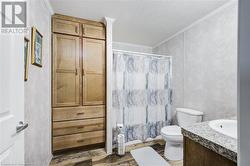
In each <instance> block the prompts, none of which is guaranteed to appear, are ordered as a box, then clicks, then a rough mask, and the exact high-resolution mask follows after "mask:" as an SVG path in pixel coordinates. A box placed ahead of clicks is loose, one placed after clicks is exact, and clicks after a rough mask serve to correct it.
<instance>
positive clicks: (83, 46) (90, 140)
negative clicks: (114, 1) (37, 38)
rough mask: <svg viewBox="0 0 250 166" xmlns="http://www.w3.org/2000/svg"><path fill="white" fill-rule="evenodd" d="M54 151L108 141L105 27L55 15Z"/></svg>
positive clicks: (53, 72) (53, 78)
mask: <svg viewBox="0 0 250 166" xmlns="http://www.w3.org/2000/svg"><path fill="white" fill-rule="evenodd" d="M52 32H53V42H52V48H53V55H52V68H53V71H52V74H53V75H52V121H53V122H52V143H53V146H52V147H53V148H52V149H53V152H55V151H57V152H58V151H63V150H69V149H72V148H75V149H77V148H82V146H84V147H88V146H93V147H94V146H95V145H99V144H102V145H103V144H104V143H105V136H104V135H105V134H104V133H105V125H106V124H105V109H106V106H105V95H106V94H105V93H106V90H105V87H106V86H105V83H106V79H105V77H106V76H105V68H106V67H105V65H106V64H105V58H106V52H105V26H104V24H102V23H100V22H95V21H91V20H85V19H80V18H75V17H70V16H64V15H59V14H55V15H54V16H53V17H52Z"/></svg>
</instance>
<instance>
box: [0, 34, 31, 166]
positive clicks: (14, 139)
mask: <svg viewBox="0 0 250 166" xmlns="http://www.w3.org/2000/svg"><path fill="white" fill-rule="evenodd" d="M23 45H24V37H23V35H2V34H0V166H2V165H24V134H23V133H24V131H25V130H23V129H24V128H25V127H26V126H25V124H23V125H21V124H20V125H19V128H18V129H19V131H17V126H18V123H19V122H20V121H22V122H23V120H24V74H23V73H24V72H23V71H24V58H23V57H24V56H23V55H24V48H23Z"/></svg>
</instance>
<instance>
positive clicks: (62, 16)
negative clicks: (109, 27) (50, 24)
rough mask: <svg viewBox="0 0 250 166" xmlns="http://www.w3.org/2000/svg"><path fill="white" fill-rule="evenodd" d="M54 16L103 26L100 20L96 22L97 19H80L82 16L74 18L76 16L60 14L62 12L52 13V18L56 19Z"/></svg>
mask: <svg viewBox="0 0 250 166" xmlns="http://www.w3.org/2000/svg"><path fill="white" fill-rule="evenodd" d="M56 18H57V19H63V20H68V21H73V22H78V23H81V24H88V25H94V26H97V27H105V25H104V24H103V23H102V22H97V21H92V20H87V19H82V18H76V17H71V16H66V15H62V14H54V15H53V16H52V19H56Z"/></svg>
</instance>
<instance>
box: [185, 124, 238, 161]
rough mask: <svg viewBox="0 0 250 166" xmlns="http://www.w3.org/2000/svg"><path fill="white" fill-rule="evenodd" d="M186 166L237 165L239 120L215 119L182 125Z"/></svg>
mask: <svg viewBox="0 0 250 166" xmlns="http://www.w3.org/2000/svg"><path fill="white" fill-rule="evenodd" d="M182 134H183V136H184V141H183V146H184V151H183V152H184V159H183V163H184V166H236V165H237V122H236V120H215V121H210V122H202V123H197V124H194V125H192V126H188V127H182Z"/></svg>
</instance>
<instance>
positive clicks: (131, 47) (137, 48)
mask: <svg viewBox="0 0 250 166" xmlns="http://www.w3.org/2000/svg"><path fill="white" fill-rule="evenodd" d="M113 49H117V50H126V51H133V52H143V53H152V47H149V46H143V45H136V44H130V43H123V42H113Z"/></svg>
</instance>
